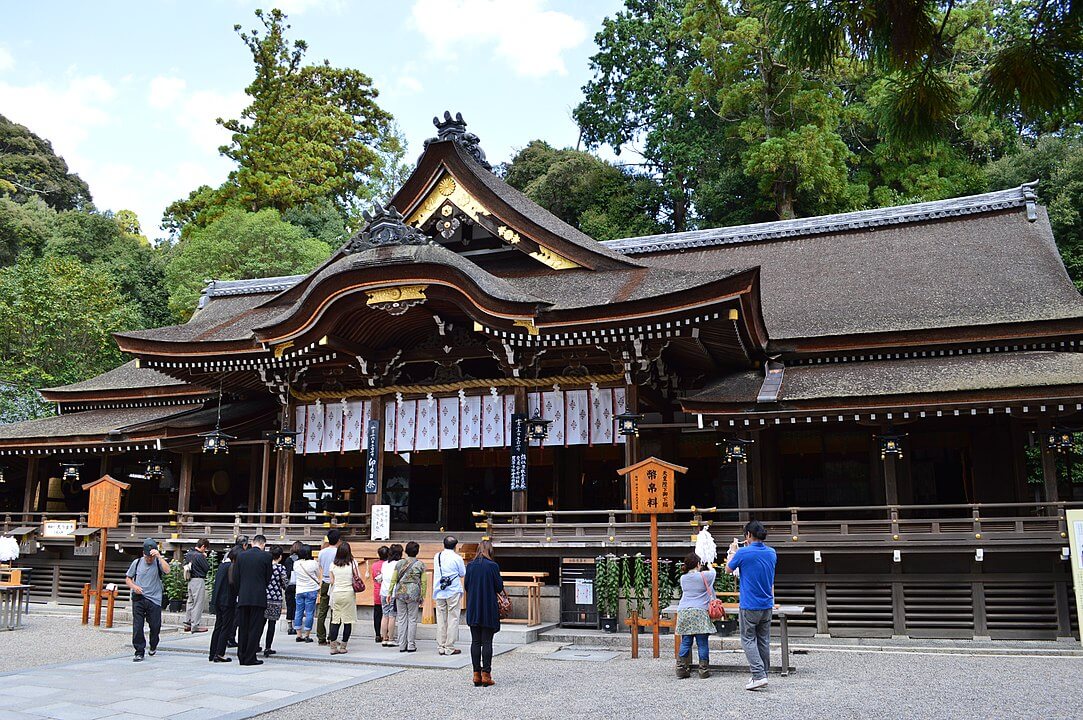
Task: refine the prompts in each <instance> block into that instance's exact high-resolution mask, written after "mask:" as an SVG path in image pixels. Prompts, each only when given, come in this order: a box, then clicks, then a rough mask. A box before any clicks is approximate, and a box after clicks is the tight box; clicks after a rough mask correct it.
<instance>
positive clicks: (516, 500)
mask: <svg viewBox="0 0 1083 720" xmlns="http://www.w3.org/2000/svg"><path fill="white" fill-rule="evenodd" d="M515 412H517V413H522V414H523V415H529V414H530V413H529V407H528V405H527V399H526V388H521V387H517V388H515ZM529 456H530V448H529V442H528V447H527V457H529ZM527 465H528V467H527V479H526V481H527V487H528V488H529V487H530V468H529V465H530V463H529V462H528V463H527ZM526 507H527V491H526V490H515V491H513V492H512V494H511V511H512V512H526ZM518 522H525V518H522V517H520V518H519V519H518Z"/></svg>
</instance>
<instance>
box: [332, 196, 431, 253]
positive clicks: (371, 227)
mask: <svg viewBox="0 0 1083 720" xmlns="http://www.w3.org/2000/svg"><path fill="white" fill-rule="evenodd" d="M361 215H362V217H364V218H365V226H364V227H363V228H361V230H360V231H359V232H358V233H357V234H356V235H354V236H353V237H352V238H350V240H349V241H348V242H347V243H346V244H345V245H344V246H343V248H342V250H343V252H345V253H346V254H347V255H349V254H351V253H355V252H361V251H363V250H370V249H372V248H376V247H382V246H385V245H428V244H429V243H430V242H431V241H430V240H429V238H428V237H427V236H425V235H424V234H423V233H422V232H421V231H420V230H418V229H417V228H415V227H411V226H410V225H407V224H406V221H405V219H404V218H403V216H402V213H400V212H399V210H398V208H396V207H395V206H394V205H388V206H387V207H384V206H382V205H380V204H379V203H376V204H374V205H373V206H372V210H362V211H361Z"/></svg>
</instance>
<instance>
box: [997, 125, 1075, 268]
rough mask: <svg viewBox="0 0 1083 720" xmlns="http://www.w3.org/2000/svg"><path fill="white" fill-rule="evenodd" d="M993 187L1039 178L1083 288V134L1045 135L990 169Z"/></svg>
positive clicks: (1040, 195) (1054, 224) (1055, 234)
mask: <svg viewBox="0 0 1083 720" xmlns="http://www.w3.org/2000/svg"><path fill="white" fill-rule="evenodd" d="M986 171H987V174H988V184H989V189H1001V188H1005V187H1011V186H1013V185H1019V184H1020V183H1024V182H1028V181H1030V180H1038V198H1039V200H1040V201H1041V202H1042V203H1043V204H1044V205H1045V206H1046V207H1047V209H1048V212H1049V223H1050V225H1051V226H1052V228H1053V237H1054V239H1055V240H1056V242H1057V247H1058V249H1059V250H1060V254H1061V257H1062V258H1063V259H1064V265H1065V267H1066V268H1067V269H1068V275H1069V276H1070V277H1071V278H1072V280H1073V281H1074V282H1075V284H1076V287H1078V288H1080V289H1081V290H1083V136H1078V135H1077V136H1076V137H1051V136H1047V137H1043V138H1041V139H1039V140H1038V141H1037V142H1036V143H1033V144H1028V145H1025V146H1024V147H1023V148H1022V149H1020V151H1019V152H1017V153H1015V154H1013V155H1010V156H1008V157H1004V158H1001V159H999V160H997V161H995V162H993V163H991V164H989V165H988V167H987V168H986Z"/></svg>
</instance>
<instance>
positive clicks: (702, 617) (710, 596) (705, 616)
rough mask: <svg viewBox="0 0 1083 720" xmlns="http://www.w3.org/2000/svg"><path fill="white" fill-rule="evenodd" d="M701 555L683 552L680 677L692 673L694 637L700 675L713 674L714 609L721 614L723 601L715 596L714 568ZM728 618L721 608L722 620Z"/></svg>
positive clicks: (703, 676) (677, 630) (678, 666)
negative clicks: (710, 645)
mask: <svg viewBox="0 0 1083 720" xmlns="http://www.w3.org/2000/svg"><path fill="white" fill-rule="evenodd" d="M703 567H704V565H703V563H702V562H701V561H700V558H699V555H697V554H696V553H694V552H690V553H688V554H687V555H685V556H684V563H683V565H682V567H681V572H682V575H681V601H680V603H679V604H678V605H677V627H676V628H675V629H674V632H676V633H677V634H678V635H680V636H681V649H680V652H679V653H678V657H677V677H678V678H682V679H683V678H686V677H689V676H690V675H691V674H692V640H693V638H694V639H695V641H696V652H697V654H698V655H699V676H700V677H701V678H706V677H710V676H711V673H710V672H709V671H708V670H707V667H708V665H710V657H709V655H708V643H707V640H708V638H709V637H710V636H711V633H713V632H714V631H715V628H714V622H713V620H712V613H713V614H716V615H717V614H719V611H720V610H721V609H722V602H721V601H720V600H719V599H718V598H717V597H715V594H714V579H715V575H716V573H715V571H714V570H712V569H709V568H708V569H706V570H704V569H703ZM723 618H725V611H722V612H721V617H719V618H717V619H719V620H721V619H723Z"/></svg>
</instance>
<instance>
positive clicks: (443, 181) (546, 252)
mask: <svg viewBox="0 0 1083 720" xmlns="http://www.w3.org/2000/svg"><path fill="white" fill-rule="evenodd" d="M445 201H446V202H450V203H451V204H452V205H454V206H455V207H457V208H458V209H459V210H460V211H461V212H462V213H463V214H465V215H467V216H468V217H470V218H471V219H472V220H474V222H477V223H479V224H481V225H482V226H484V225H485V224H486V223H482V222H481V218H482V217H483V216H484V217H485V218H491V217H492V214H491V213H490V212H489V211H488V210H486V209H485V206H484V205H482V204H481V203H480V202H478V200H477V199H476V198H475V197H474V196H473V195H471V194H470V193H468V192H467V191H466V190H464V189H463V187H462V186H461V185H459V183H457V182H455V178H453V177H451V176H450V175H446V174H445V175H444V176H443V177H441V178H440V180H438V181H437V183H436V185H434V186H433V188H432V190H431V191H430V192H429V194H428V195H427V196H426V197H425V199H424V200H422V201H421V204H420V205H418V206H417V209H416V210H414V211H413V212H412V213H410V216H409V217H408V218H407V219H406V223H407V224H408V225H413V226H414V227H417V228H420V227H421V226H422V225H424V224H425V223H427V222H428V221H429V220H430V219H432V217H433V216H434V215H436V213H437V211H439V210H440V207H441V206H442V205H444V203H445ZM445 207H446V206H445ZM497 236H498V237H499V238H500V239H501V240H503V241H504V242H506V243H508V244H509V245H519V243H520V242H521V241H522V237H520V235H519V233H517V232H515V231H514V230H512V229H511V228H509V227H508V226H506V225H500V226H499V227H498V228H497ZM527 254H528V255H530V257H532V258H534V259H535V260H537V261H538V262H540V263H542V264H543V265H547V266H549V267H551V268H553V269H554V270H570V269H572V268H577V267H580V266H579V265H578V264H577V263H575V262H573V261H572V260H569V259H568V258H566V257H564V256H562V255H560V254H559V253H557V252H555V251H553V250H550V249H549V248H546V247H543V246H541V245H538V249H537V251H536V252H529V253H527Z"/></svg>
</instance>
